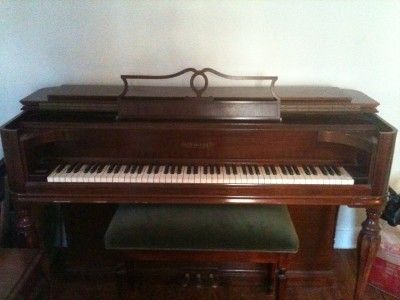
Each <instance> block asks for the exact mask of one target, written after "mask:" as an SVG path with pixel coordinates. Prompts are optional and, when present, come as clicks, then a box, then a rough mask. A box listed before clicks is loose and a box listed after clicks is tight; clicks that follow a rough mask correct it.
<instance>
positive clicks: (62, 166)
mask: <svg viewBox="0 0 400 300" xmlns="http://www.w3.org/2000/svg"><path fill="white" fill-rule="evenodd" d="M64 168H65V165H58V166H57V168H56V170H55V171H56V173H60V172H61V171H62V170H63V169H64Z"/></svg>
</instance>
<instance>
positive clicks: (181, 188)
mask: <svg viewBox="0 0 400 300" xmlns="http://www.w3.org/2000/svg"><path fill="white" fill-rule="evenodd" d="M187 72H192V73H193V76H192V77H191V81H190V83H191V87H190V88H186V87H166V86H164V87H163V86H133V87H131V88H129V89H128V85H127V80H130V79H142V78H145V79H166V78H172V77H175V76H179V75H182V74H184V73H187ZM207 72H210V73H214V75H218V76H219V75H221V77H224V76H225V78H227V79H261V80H263V79H267V80H268V79H270V80H272V82H273V83H275V82H274V81H276V78H273V77H271V78H267V77H265V78H256V77H254V78H247V77H241V78H239V76H238V78H234V76H227V75H224V74H222V73H219V72H216V71H214V70H212V69H203V70H200V71H198V70H195V69H186V70H184V71H182V72H178V73H176V74H173V75H167V76H144V77H143V76H136V77H135V76H131V77H130V76H125V77H124V76H123V80H124V83H125V89H123V88H122V87H121V86H105V85H103V86H96V85H63V86H58V87H50V88H44V89H41V90H38V91H37V92H35V93H33V94H32V95H30V96H28V97H26V98H24V99H22V101H21V103H22V105H23V107H22V110H23V112H22V113H21V114H19V115H18V116H16V117H15V118H14V119H12V120H11V121H9V122H8V123H7V124H5V125H4V126H3V127H2V129H1V138H2V143H3V148H4V155H5V162H6V166H7V171H8V180H9V185H10V190H11V195H12V199H13V200H14V201H15V204H16V207H17V209H18V213H17V216H18V221H17V230H18V234H19V237H21V243H22V244H24V245H25V246H27V247H37V246H39V244H40V241H39V240H40V239H39V238H38V236H40V234H38V231H37V230H36V229H37V223H38V222H37V219H36V217H37V216H38V213H36V212H37V209H36V208H43V207H47V206H50V205H59V206H61V207H63V209H65V211H64V215H65V216H64V222H65V224H66V231H67V241H68V248H70V249H74V248H75V249H80V250H82V248H90V247H92V248H96V247H98V248H101V247H102V244H101V241H100V238H99V237H101V236H102V234H103V233H104V226H103V225H102V224H106V223H107V217H108V220H109V217H110V214H112V210H113V209H115V204H117V203H168V204H175V203H191V204H198V205H201V204H205V203H207V204H210V203H211V204H223V205H235V204H240V203H247V204H265V205H268V204H287V205H289V208H290V212H291V215H292V218H293V221H294V223H295V226H296V229H297V231H298V234H299V238H300V251H299V253H298V254H297V255H296V256H295V258H294V259H293V261H291V264H290V270H291V271H290V272H289V274H288V277H289V284H290V281H295V280H311V281H318V280H319V281H323V282H328V283H331V282H332V277H333V272H332V269H333V267H332V264H333V262H332V251H333V250H332V247H333V239H334V228H335V224H336V216H337V210H338V207H339V205H348V206H350V207H364V208H366V215H367V218H366V221H365V222H364V223H363V225H362V230H361V232H360V235H359V239H358V277H357V284H356V290H355V296H354V298H355V299H362V298H363V293H364V290H365V287H366V284H367V278H368V273H369V270H370V267H371V264H372V261H373V259H374V256H375V254H376V251H377V248H378V245H379V242H380V237H379V225H378V219H379V216H380V212H381V208H382V204H383V203H384V202H385V199H386V196H387V190H388V178H389V173H390V167H391V162H392V155H393V149H394V143H395V137H396V130H395V129H394V128H393V127H392V126H391V125H389V124H387V123H386V122H385V121H384V120H382V119H381V118H380V117H379V116H377V114H376V112H377V110H376V108H377V106H378V102H376V101H374V100H373V99H371V98H369V97H368V96H366V95H364V94H363V93H361V92H358V91H354V90H348V89H340V88H334V87H313V86H298V87H296V86H282V87H276V88H275V87H274V86H272V87H273V89H271V91H270V92H268V91H267V93H266V89H265V88H264V87H208V78H207V76H206V73H207ZM196 76H200V77H202V78H203V80H204V86H203V87H202V88H198V87H196V86H195V85H194V81H195V77H196ZM194 94H195V96H193V95H194ZM275 100H276V101H275ZM274 101H275V102H274ZM276 105H278V106H276ZM274 116H276V117H274ZM79 209H80V210H79ZM91 210H93V211H96V213H93V214H91V213H90V211H91ZM96 218H98V220H97V219H96ZM78 224H79V225H78ZM93 224H95V225H93ZM85 226H86V227H85ZM85 228H86V229H85ZM96 230H98V231H99V232H97V233H94V231H96ZM39 233H40V232H39ZM78 235H80V237H77V236H78ZM243 274H244V273H243Z"/></svg>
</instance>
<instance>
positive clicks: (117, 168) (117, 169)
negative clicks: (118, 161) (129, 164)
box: [114, 165, 121, 174]
mask: <svg viewBox="0 0 400 300" xmlns="http://www.w3.org/2000/svg"><path fill="white" fill-rule="evenodd" d="M119 170H121V165H116V166H115V168H114V174H117V173H118V172H119Z"/></svg>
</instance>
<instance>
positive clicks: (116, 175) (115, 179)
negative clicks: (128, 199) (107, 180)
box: [113, 165, 127, 182]
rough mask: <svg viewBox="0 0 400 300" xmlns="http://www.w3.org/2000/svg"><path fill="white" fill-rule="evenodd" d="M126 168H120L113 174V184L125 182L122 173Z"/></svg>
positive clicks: (123, 166)
mask: <svg viewBox="0 0 400 300" xmlns="http://www.w3.org/2000/svg"><path fill="white" fill-rule="evenodd" d="M126 167H127V166H126V165H122V166H120V168H119V171H118V172H117V173H114V176H113V182H124V181H125V173H124V171H125V168H126Z"/></svg>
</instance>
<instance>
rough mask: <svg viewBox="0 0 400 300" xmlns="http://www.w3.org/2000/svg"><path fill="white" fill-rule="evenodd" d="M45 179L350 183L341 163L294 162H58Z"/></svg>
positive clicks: (255, 183)
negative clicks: (241, 163)
mask: <svg viewBox="0 0 400 300" xmlns="http://www.w3.org/2000/svg"><path fill="white" fill-rule="evenodd" d="M47 181H48V182H66V183H69V182H82V183H99V182H119V183H166V184H179V183H190V184H254V185H267V184H317V185H352V184H354V179H353V178H352V177H351V176H350V174H349V173H348V172H347V171H346V170H345V169H344V168H343V167H340V166H330V165H323V166H310V165H303V166H296V165H263V166H260V165H253V164H252V165H232V164H228V165H202V166H197V165H186V166H183V165H119V164H66V165H58V166H57V167H56V168H55V169H54V170H53V171H52V172H51V173H50V175H49V176H47Z"/></svg>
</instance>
